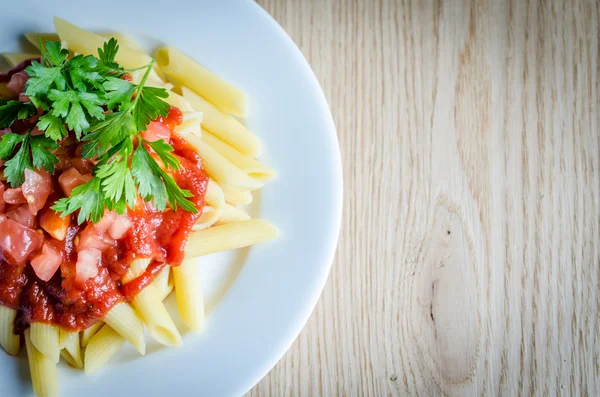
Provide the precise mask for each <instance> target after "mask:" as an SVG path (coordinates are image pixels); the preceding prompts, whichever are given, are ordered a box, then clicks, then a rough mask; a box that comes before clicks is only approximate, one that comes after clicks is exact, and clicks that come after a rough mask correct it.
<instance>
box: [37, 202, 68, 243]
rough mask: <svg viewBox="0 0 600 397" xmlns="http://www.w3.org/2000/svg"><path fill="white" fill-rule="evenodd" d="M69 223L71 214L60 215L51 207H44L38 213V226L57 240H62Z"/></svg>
mask: <svg viewBox="0 0 600 397" xmlns="http://www.w3.org/2000/svg"><path fill="white" fill-rule="evenodd" d="M70 225H71V215H67V216H64V217H62V216H60V215H59V214H57V213H56V212H55V211H54V210H53V209H50V208H46V209H44V210H43V211H42V213H41V215H40V227H41V228H42V229H44V230H45V231H46V233H48V234H49V235H51V236H52V237H54V238H55V239H57V240H60V241H63V240H64V239H65V237H66V236H67V232H68V231H69V226H70Z"/></svg>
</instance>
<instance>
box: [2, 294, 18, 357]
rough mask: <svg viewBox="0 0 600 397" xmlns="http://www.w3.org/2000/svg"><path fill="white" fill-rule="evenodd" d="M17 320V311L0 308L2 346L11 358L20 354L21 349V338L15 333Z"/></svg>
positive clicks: (4, 307)
mask: <svg viewBox="0 0 600 397" xmlns="http://www.w3.org/2000/svg"><path fill="white" fill-rule="evenodd" d="M16 318H17V311H16V310H14V309H10V308H8V307H6V306H0V346H2V348H3V349H4V350H6V352H7V353H8V354H10V355H11V356H16V355H17V354H19V349H20V348H21V338H20V337H19V335H15V333H14V327H15V319H16Z"/></svg>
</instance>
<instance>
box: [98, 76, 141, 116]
mask: <svg viewBox="0 0 600 397" xmlns="http://www.w3.org/2000/svg"><path fill="white" fill-rule="evenodd" d="M102 88H104V90H105V91H106V95H105V96H106V106H108V108H109V109H111V110H112V109H116V108H117V107H118V105H123V104H127V103H129V102H131V98H132V97H133V94H134V93H135V90H136V89H137V86H136V85H135V84H131V83H130V82H129V81H126V80H123V79H118V78H116V77H107V78H106V81H105V82H104V84H102ZM120 110H123V109H120Z"/></svg>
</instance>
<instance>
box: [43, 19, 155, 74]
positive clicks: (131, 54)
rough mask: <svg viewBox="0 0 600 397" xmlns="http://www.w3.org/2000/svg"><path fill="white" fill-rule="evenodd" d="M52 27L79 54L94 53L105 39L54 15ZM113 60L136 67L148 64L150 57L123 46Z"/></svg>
mask: <svg viewBox="0 0 600 397" xmlns="http://www.w3.org/2000/svg"><path fill="white" fill-rule="evenodd" d="M54 27H55V28H56V32H57V33H58V36H59V37H60V39H61V40H62V41H64V42H65V43H66V45H67V48H68V49H69V50H70V51H73V52H78V53H80V54H96V53H97V51H98V48H102V46H103V44H104V42H106V41H107V40H106V38H105V37H103V36H100V35H99V34H96V33H92V32H88V31H87V30H84V29H81V28H79V27H77V26H75V25H73V24H72V23H69V22H67V21H65V20H64V19H61V18H58V17H54ZM115 61H116V62H118V63H119V64H121V65H123V66H124V67H125V68H138V67H142V66H145V65H148V64H149V63H150V61H152V58H150V57H149V56H148V55H146V54H144V53H142V52H138V51H135V50H132V49H131V48H128V47H125V46H123V47H121V48H120V49H119V52H118V53H117V55H116V57H115Z"/></svg>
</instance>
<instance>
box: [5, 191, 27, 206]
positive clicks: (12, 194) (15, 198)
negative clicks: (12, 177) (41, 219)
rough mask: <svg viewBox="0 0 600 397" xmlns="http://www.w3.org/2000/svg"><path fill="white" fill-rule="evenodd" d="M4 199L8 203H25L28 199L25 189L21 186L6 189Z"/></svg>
mask: <svg viewBox="0 0 600 397" xmlns="http://www.w3.org/2000/svg"><path fill="white" fill-rule="evenodd" d="M4 201H5V202H6V203H8V204H25V203H26V202H27V200H26V199H25V196H23V190H21V188H20V187H18V188H16V189H6V190H5V191H4Z"/></svg>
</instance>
